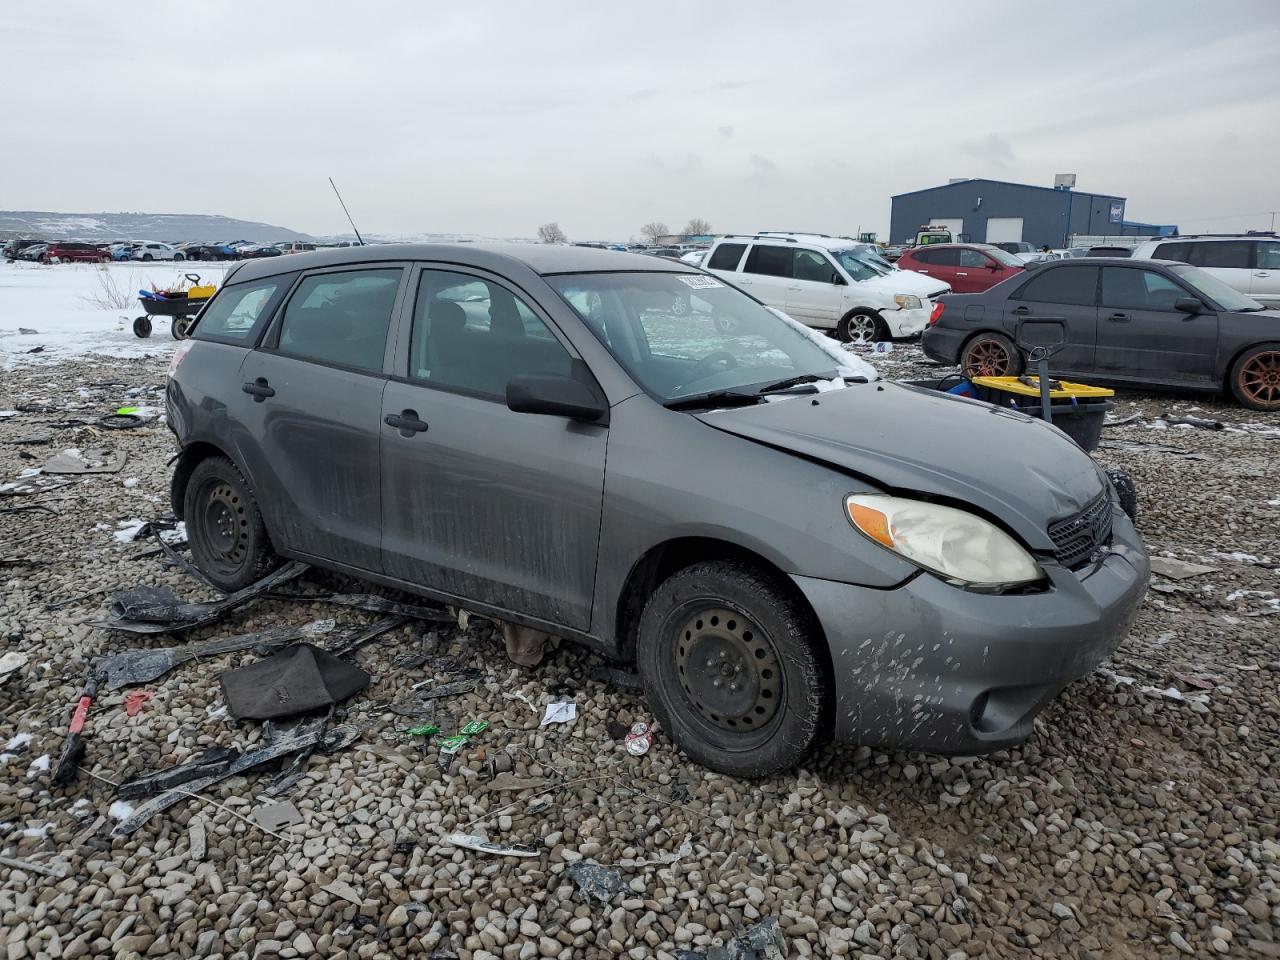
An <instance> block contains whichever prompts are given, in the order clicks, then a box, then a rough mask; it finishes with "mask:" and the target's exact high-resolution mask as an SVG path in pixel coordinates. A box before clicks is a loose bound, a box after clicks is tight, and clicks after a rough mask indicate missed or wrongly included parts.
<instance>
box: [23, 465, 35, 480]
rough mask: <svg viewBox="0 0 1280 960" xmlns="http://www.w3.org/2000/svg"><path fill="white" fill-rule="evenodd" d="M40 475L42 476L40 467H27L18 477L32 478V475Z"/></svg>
mask: <svg viewBox="0 0 1280 960" xmlns="http://www.w3.org/2000/svg"><path fill="white" fill-rule="evenodd" d="M38 476H40V468H39V467H27V469H25V470H23V471H22V472H21V473H19V474H18V479H19V480H30V479H31V478H32V477H38Z"/></svg>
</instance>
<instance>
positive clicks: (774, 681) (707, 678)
mask: <svg viewBox="0 0 1280 960" xmlns="http://www.w3.org/2000/svg"><path fill="white" fill-rule="evenodd" d="M676 666H677V671H678V674H679V677H680V685H681V687H683V689H684V692H685V695H686V696H687V697H688V698H689V702H690V703H691V704H692V705H693V708H694V710H695V711H696V712H697V713H698V714H699V716H701V717H702V718H703V719H705V720H707V721H708V722H710V723H712V724H715V725H716V726H717V727H720V728H721V729H724V730H736V731H744V732H745V731H748V730H752V729H756V728H758V727H761V726H763V725H764V724H766V723H768V722H769V720H771V719H772V718H773V717H774V715H775V714H776V713H777V712H778V708H779V707H780V705H781V700H782V669H781V666H780V664H779V663H778V658H777V654H776V653H775V652H774V649H773V644H772V643H770V641H769V638H768V637H767V636H766V635H765V633H764V631H763V630H761V629H760V627H759V626H758V625H756V624H755V623H753V622H752V621H751V620H750V619H748V618H747V617H744V616H743V615H742V614H741V613H738V612H737V611H735V610H727V609H724V608H713V609H709V610H703V611H700V612H699V613H697V614H695V615H693V616H692V617H690V618H689V620H688V621H687V622H686V623H685V624H684V626H682V627H681V628H680V633H679V636H678V637H677V643H676Z"/></svg>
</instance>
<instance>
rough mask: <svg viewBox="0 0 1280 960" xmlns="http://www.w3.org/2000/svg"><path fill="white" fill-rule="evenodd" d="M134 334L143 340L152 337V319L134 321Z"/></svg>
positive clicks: (142, 318) (139, 318) (140, 318)
mask: <svg viewBox="0 0 1280 960" xmlns="http://www.w3.org/2000/svg"><path fill="white" fill-rule="evenodd" d="M133 334H134V336H136V337H140V338H142V339H143V340H145V339H146V338H147V337H149V336H151V318H150V317H138V318H137V319H136V320H134V321H133Z"/></svg>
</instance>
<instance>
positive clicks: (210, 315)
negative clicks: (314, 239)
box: [193, 274, 294, 346]
mask: <svg viewBox="0 0 1280 960" xmlns="http://www.w3.org/2000/svg"><path fill="white" fill-rule="evenodd" d="M293 276H294V275H293V274H288V275H282V276H276V277H270V278H269V279H266V280H258V281H256V282H253V283H237V284H233V285H231V286H229V287H223V288H222V290H220V291H219V292H218V295H217V296H215V297H214V298H213V300H211V301H210V302H209V305H208V306H207V307H205V309H204V312H203V313H201V314H200V320H199V322H198V323H197V325H196V329H195V333H194V334H193V336H194V337H195V339H197V340H217V341H219V342H222V343H239V344H244V345H246V346H248V345H252V344H253V343H255V342H256V341H257V338H258V331H260V330H261V329H262V325H263V323H264V322H265V321H266V319H267V317H268V316H269V315H270V313H271V310H272V308H274V306H275V304H276V303H277V301H279V299H280V294H281V292H282V291H283V290H284V289H285V288H286V287H288V285H289V283H290V281H292V279H293Z"/></svg>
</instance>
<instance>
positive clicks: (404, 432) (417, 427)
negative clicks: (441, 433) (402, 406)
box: [382, 410, 427, 437]
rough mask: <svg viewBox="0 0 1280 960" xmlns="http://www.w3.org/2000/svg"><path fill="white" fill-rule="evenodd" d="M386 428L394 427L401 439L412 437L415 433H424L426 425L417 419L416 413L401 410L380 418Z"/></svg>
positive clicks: (414, 411)
mask: <svg viewBox="0 0 1280 960" xmlns="http://www.w3.org/2000/svg"><path fill="white" fill-rule="evenodd" d="M382 422H383V423H385V424H386V425H387V426H388V427H395V428H396V429H397V430H399V431H400V436H402V437H412V436H413V435H414V434H415V433H425V432H426V430H427V425H426V423H425V422H423V421H422V420H419V419H418V411H416V410H401V411H400V412H399V413H388V414H387V415H386V416H385V417H383V418H382Z"/></svg>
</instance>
